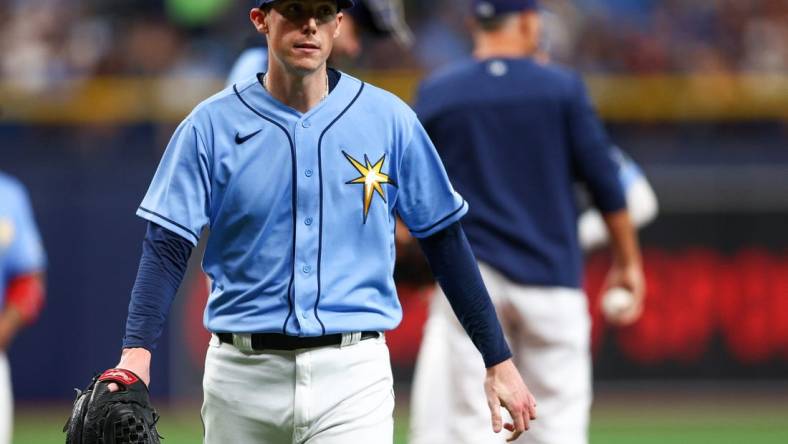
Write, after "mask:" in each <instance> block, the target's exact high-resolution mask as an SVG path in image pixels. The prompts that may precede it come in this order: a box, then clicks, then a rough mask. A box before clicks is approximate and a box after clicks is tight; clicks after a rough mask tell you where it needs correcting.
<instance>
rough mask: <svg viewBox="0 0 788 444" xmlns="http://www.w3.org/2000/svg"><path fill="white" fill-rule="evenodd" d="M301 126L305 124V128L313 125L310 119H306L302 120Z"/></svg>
mask: <svg viewBox="0 0 788 444" xmlns="http://www.w3.org/2000/svg"><path fill="white" fill-rule="evenodd" d="M301 126H303V127H304V128H309V127H310V126H312V124H311V123H309V121H307V120H304V121H303V122H301Z"/></svg>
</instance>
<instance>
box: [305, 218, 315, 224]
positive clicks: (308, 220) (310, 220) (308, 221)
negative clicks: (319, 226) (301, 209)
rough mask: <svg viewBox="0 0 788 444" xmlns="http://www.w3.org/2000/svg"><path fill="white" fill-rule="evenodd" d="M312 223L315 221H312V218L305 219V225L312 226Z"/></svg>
mask: <svg viewBox="0 0 788 444" xmlns="http://www.w3.org/2000/svg"><path fill="white" fill-rule="evenodd" d="M312 222H313V221H312V218H311V217H307V218H306V219H304V223H305V224H307V225H312Z"/></svg>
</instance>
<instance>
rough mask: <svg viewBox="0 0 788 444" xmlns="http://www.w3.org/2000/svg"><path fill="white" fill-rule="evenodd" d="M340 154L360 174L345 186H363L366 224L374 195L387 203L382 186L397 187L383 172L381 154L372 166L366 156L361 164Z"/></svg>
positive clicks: (383, 158)
mask: <svg viewBox="0 0 788 444" xmlns="http://www.w3.org/2000/svg"><path fill="white" fill-rule="evenodd" d="M342 154H344V155H345V159H347V160H348V162H350V164H351V165H353V168H355V169H356V171H358V172H359V173H360V174H361V176H359V177H357V178H355V179H353V180H349V181H347V182H345V183H346V184H347V185H363V186H364V195H363V199H364V223H367V215H368V214H369V208H370V206H371V205H372V200H373V199H374V197H375V193H377V194H378V195H379V196H380V198H381V199H383V203H387V201H386V191H385V190H384V189H383V187H382V185H384V184H389V185H392V186H397V184H396V183H395V182H394V180H393V179H392V178H390V177H389V176H388V174H386V173H384V172H383V165H384V164H385V163H386V155H385V154H383V155H382V156H381V157H380V159H378V161H377V162H375V163H374V164H373V163H371V162H370V161H369V158H368V157H367V155H366V154H364V163H363V164H362V163H361V162H359V161H358V160H356V159H354V158H353V156H351V155H350V154H348V153H346V152H344V151H342Z"/></svg>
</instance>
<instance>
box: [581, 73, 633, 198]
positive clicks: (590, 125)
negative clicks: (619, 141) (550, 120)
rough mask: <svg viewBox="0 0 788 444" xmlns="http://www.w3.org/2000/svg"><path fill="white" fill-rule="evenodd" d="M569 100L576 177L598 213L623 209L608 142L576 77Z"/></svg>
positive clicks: (620, 189)
mask: <svg viewBox="0 0 788 444" xmlns="http://www.w3.org/2000/svg"><path fill="white" fill-rule="evenodd" d="M569 101H570V102H569V115H568V121H569V133H570V134H569V135H570V142H571V148H572V163H573V165H574V169H575V171H576V173H577V175H578V176H579V178H580V179H581V180H582V181H583V182H585V184H586V185H588V190H589V192H590V193H591V197H592V198H593V200H594V204H595V205H596V206H597V208H599V210H600V211H602V212H613V211H618V210H621V209H623V208H626V200H625V198H624V190H623V188H622V186H621V182H620V181H619V180H618V166H617V165H616V163H615V162H614V161H613V159H612V157H611V156H610V142H609V140H608V137H607V134H606V133H605V130H604V128H603V126H602V122H600V121H599V118H598V117H597V115H596V112H594V109H593V107H592V106H591V99H590V97H589V96H588V92H587V91H586V88H585V85H584V84H583V81H582V79H580V78H579V77H577V78H576V79H575V81H574V88H573V91H572V96H571V97H570V98H569Z"/></svg>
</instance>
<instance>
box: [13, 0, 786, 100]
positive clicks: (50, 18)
mask: <svg viewBox="0 0 788 444" xmlns="http://www.w3.org/2000/svg"><path fill="white" fill-rule="evenodd" d="M252 3H253V2H252V0H113V1H111V2H109V1H102V0H2V1H1V2H0V72H2V77H3V79H4V80H6V81H11V82H13V83H15V84H16V85H18V86H21V87H25V88H27V89H32V90H36V89H40V88H43V87H45V86H46V85H49V84H52V83H56V82H58V81H63V80H79V79H84V78H90V77H94V76H100V75H143V76H152V75H174V74H197V75H199V74H204V75H209V76H217V77H221V76H223V75H224V74H225V73H226V71H227V69H228V68H229V66H230V65H231V63H232V61H233V60H234V58H235V57H236V56H237V54H238V53H239V52H240V51H241V49H243V47H244V46H247V45H249V44H257V42H259V41H260V40H259V39H260V38H259V37H258V36H255V35H254V34H253V32H252V28H251V26H249V25H248V24H247V20H246V19H245V17H246V15H247V11H248V9H249V8H250V6H251V5H252ZM404 3H405V8H406V11H407V16H408V21H409V23H410V25H411V27H412V28H413V30H414V33H415V35H416V45H414V47H413V48H411V49H410V50H407V51H406V50H404V49H402V48H400V47H397V45H395V44H392V42H386V41H380V39H374V38H372V37H370V38H369V40H370V41H369V42H368V43H369V44H368V46H367V47H368V48H370V50H369V51H366V53H365V55H364V57H362V59H361V60H360V61H358V62H356V65H355V66H357V67H360V68H368V69H427V70H429V69H434V68H436V67H438V66H440V65H441V64H443V63H446V62H447V61H449V60H451V59H453V58H456V57H462V56H464V55H465V54H467V51H468V48H469V38H468V27H467V21H466V17H467V12H468V6H467V3H468V0H435V1H429V2H427V1H421V0H405V2H404ZM542 3H543V4H544V6H545V18H546V20H545V21H546V23H547V29H546V31H545V39H544V41H545V43H544V44H545V46H546V48H547V49H549V50H550V52H551V53H552V54H553V56H554V57H555V58H556V59H557V60H558V61H560V62H563V63H566V64H569V65H572V66H575V67H576V68H579V69H580V70H582V71H584V72H595V73H600V72H601V73H660V72H677V73H695V72H712V73H715V72H769V73H784V72H786V71H788V0H747V1H743V0H543V2H542ZM392 53H395V54H392Z"/></svg>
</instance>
